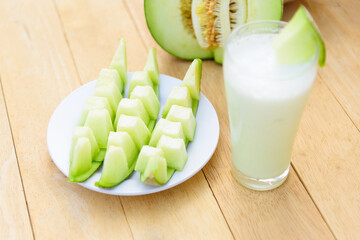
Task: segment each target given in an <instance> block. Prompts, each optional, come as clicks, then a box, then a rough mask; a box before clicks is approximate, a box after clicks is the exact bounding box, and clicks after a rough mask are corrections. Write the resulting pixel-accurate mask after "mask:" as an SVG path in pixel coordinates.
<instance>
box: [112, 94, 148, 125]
mask: <svg viewBox="0 0 360 240" xmlns="http://www.w3.org/2000/svg"><path fill="white" fill-rule="evenodd" d="M122 114H123V115H128V116H136V117H140V118H141V120H142V121H143V122H144V124H145V125H146V126H147V125H148V124H149V121H150V118H149V115H148V113H147V112H146V109H145V107H144V104H143V103H142V102H141V100H140V99H128V98H123V99H121V101H120V103H119V105H118V109H117V111H116V118H115V122H114V126H117V123H118V121H119V117H120V115H122Z"/></svg>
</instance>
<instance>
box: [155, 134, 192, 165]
mask: <svg viewBox="0 0 360 240" xmlns="http://www.w3.org/2000/svg"><path fill="white" fill-rule="evenodd" d="M156 148H159V149H161V150H162V151H163V153H164V157H165V159H166V162H167V165H168V167H170V168H174V169H176V170H178V171H181V170H183V169H184V166H185V164H186V161H187V159H188V155H187V153H186V147H185V142H184V139H181V138H172V137H168V136H166V135H163V136H161V138H160V140H159V142H158V144H157V146H156Z"/></svg>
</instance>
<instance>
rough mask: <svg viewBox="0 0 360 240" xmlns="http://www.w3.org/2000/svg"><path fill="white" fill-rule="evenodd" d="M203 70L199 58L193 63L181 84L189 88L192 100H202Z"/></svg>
mask: <svg viewBox="0 0 360 240" xmlns="http://www.w3.org/2000/svg"><path fill="white" fill-rule="evenodd" d="M201 70H202V61H201V59H198V58H197V59H195V60H194V61H193V62H192V63H191V65H190V67H189V69H188V70H187V72H186V74H185V77H184V80H183V81H182V83H181V86H182V87H187V88H188V90H189V92H190V95H191V98H192V99H196V100H200V80H201Z"/></svg>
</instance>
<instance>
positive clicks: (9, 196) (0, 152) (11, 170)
mask: <svg viewBox="0 0 360 240" xmlns="http://www.w3.org/2000/svg"><path fill="white" fill-rule="evenodd" d="M0 136H1V138H0V172H1V177H0V189H1V191H0V239H33V234H32V230H31V223H30V219H29V214H28V210H27V207H26V200H25V196H24V190H23V187H22V183H21V177H20V174H19V168H18V164H17V160H16V154H15V149H14V145H13V141H12V136H11V131H10V126H9V120H8V117H7V113H6V108H5V101H4V96H3V94H2V86H1V78H0Z"/></svg>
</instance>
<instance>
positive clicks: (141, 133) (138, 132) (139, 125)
mask: <svg viewBox="0 0 360 240" xmlns="http://www.w3.org/2000/svg"><path fill="white" fill-rule="evenodd" d="M117 131H124V132H127V133H128V134H129V135H130V137H131V138H132V140H133V141H134V142H135V145H136V147H137V148H138V149H141V147H142V146H143V145H146V144H147V143H148V142H149V139H150V131H149V129H148V128H147V126H146V125H145V124H144V122H143V121H142V120H141V118H139V117H134V116H127V115H120V117H119V122H118V125H117Z"/></svg>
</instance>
